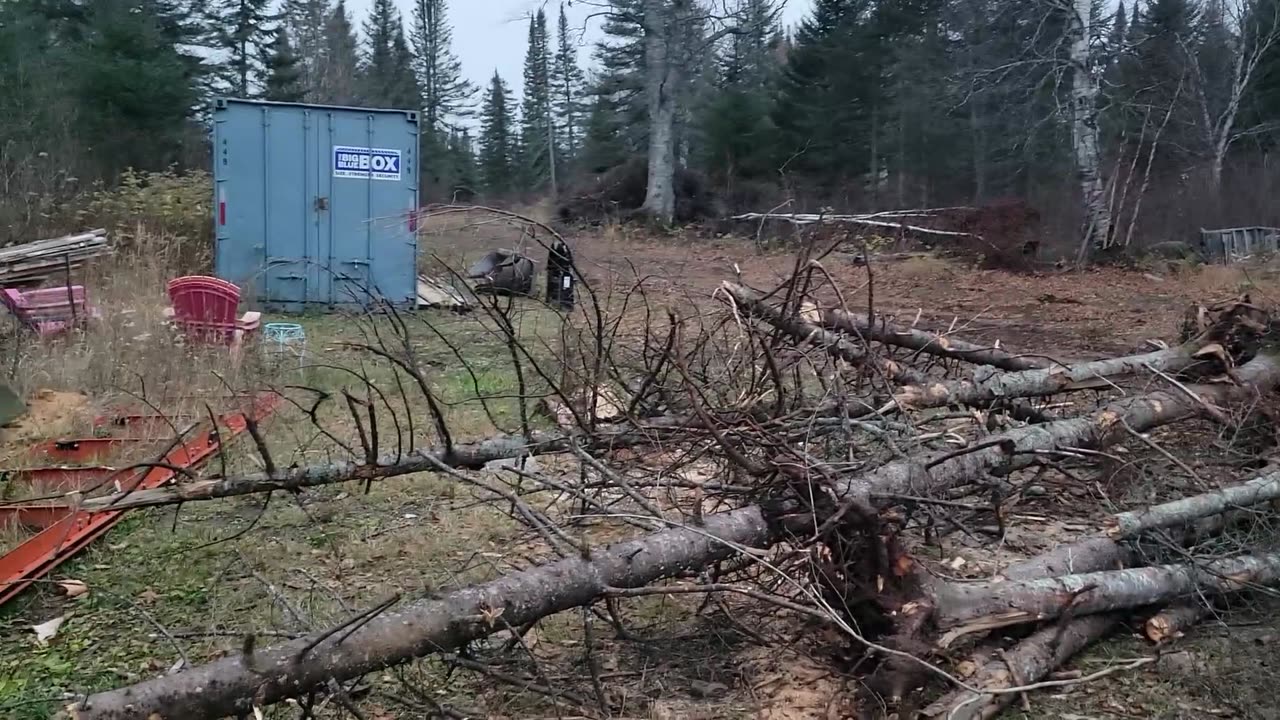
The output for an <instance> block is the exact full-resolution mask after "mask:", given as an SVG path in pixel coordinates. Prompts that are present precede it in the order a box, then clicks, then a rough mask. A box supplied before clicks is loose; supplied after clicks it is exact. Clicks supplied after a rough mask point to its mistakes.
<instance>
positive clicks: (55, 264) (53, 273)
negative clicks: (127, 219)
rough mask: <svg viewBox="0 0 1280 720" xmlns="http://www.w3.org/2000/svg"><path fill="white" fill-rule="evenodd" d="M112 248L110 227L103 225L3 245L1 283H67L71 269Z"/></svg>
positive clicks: (79, 266) (31, 284)
mask: <svg viewBox="0 0 1280 720" xmlns="http://www.w3.org/2000/svg"><path fill="white" fill-rule="evenodd" d="M110 252H111V246H110V245H109V244H108V243H107V231H106V230H102V229H98V230H90V231H88V232H85V233H80V234H79V235H67V236H64V237H60V238H54V239H52V240H38V241H36V242H31V243H24V244H22V245H12V246H10V247H7V248H0V287H8V288H12V287H25V286H34V285H41V284H43V283H45V282H46V281H55V282H59V283H62V284H65V283H66V273H67V271H68V270H71V271H73V272H74V271H76V270H78V269H80V268H81V267H82V266H83V265H84V264H85V263H86V262H87V261H89V260H91V259H93V258H96V257H98V256H100V255H106V254H109V253H110Z"/></svg>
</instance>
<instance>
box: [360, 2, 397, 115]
mask: <svg viewBox="0 0 1280 720" xmlns="http://www.w3.org/2000/svg"><path fill="white" fill-rule="evenodd" d="M397 25H398V22H397V17H396V6H395V3H394V2H393V0H373V6H372V7H371V8H370V9H369V16H368V17H367V18H365V21H364V43H365V47H364V56H363V58H362V64H361V67H360V80H361V85H362V86H363V87H362V96H363V99H364V101H365V102H366V103H368V104H371V105H385V104H387V96H388V95H391V94H392V93H393V92H394V91H393V89H392V85H393V84H394V83H395V75H396V67H395V64H396V58H395V48H394V42H395V36H396V27H397Z"/></svg>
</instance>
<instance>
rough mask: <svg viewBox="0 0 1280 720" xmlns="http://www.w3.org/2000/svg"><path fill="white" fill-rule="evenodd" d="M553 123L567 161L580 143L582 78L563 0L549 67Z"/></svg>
mask: <svg viewBox="0 0 1280 720" xmlns="http://www.w3.org/2000/svg"><path fill="white" fill-rule="evenodd" d="M551 74H552V78H553V79H552V85H553V90H552V93H553V94H554V97H555V100H554V103H553V105H554V108H555V113H554V115H555V125H556V131H557V142H558V144H559V155H560V157H561V164H562V165H567V164H568V163H569V161H571V160H572V159H573V158H574V157H576V156H577V154H578V151H579V146H580V145H581V144H582V125H583V117H582V116H583V106H582V94H583V89H584V88H583V85H584V78H583V74H582V68H581V67H579V65H578V48H577V47H576V46H575V45H574V42H573V37H572V35H571V34H570V31H569V18H568V17H567V16H566V15H565V11H564V4H563V3H562V4H561V5H560V20H559V23H558V25H557V31H556V57H555V64H554V66H553V67H552V73H551Z"/></svg>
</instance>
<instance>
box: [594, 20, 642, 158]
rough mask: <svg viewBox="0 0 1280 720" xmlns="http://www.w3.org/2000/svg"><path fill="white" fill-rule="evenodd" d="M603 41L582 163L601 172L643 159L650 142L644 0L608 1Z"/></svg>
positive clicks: (597, 54)
mask: <svg viewBox="0 0 1280 720" xmlns="http://www.w3.org/2000/svg"><path fill="white" fill-rule="evenodd" d="M607 3H608V8H609V11H608V13H607V14H606V15H605V21H604V23H603V25H602V29H603V31H604V38H603V39H602V40H601V41H600V42H599V43H597V44H596V48H595V60H596V64H597V65H598V66H599V67H598V71H597V72H596V74H595V77H593V78H592V80H591V82H590V84H589V87H590V95H591V96H592V97H591V98H590V106H591V109H590V111H589V112H588V115H587V129H586V131H585V133H584V136H583V150H582V155H583V158H584V165H585V166H586V167H588V168H590V169H591V171H592V172H603V171H604V170H607V169H609V168H611V167H615V166H616V165H618V164H620V163H622V162H623V161H625V160H626V159H627V158H630V157H635V156H638V155H642V154H643V153H644V152H645V148H646V147H647V144H648V137H649V136H648V106H647V101H646V99H645V93H644V87H645V85H644V79H645V66H646V63H645V52H644V26H643V24H642V23H641V21H640V18H641V17H643V15H644V5H643V2H642V0H607Z"/></svg>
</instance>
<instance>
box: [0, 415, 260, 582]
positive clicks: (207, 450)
mask: <svg viewBox="0 0 1280 720" xmlns="http://www.w3.org/2000/svg"><path fill="white" fill-rule="evenodd" d="M280 400H281V398H280V396H279V395H277V394H275V393H264V394H262V395H259V396H257V397H256V398H254V400H253V406H252V408H251V409H250V410H249V415H250V416H251V417H252V418H253V419H254V420H261V419H263V418H265V417H267V416H268V415H270V414H271V413H272V412H273V411H275V409H276V407H278V406H279V404H280ZM221 425H222V427H221V428H212V427H209V425H208V423H205V424H203V425H201V426H200V427H199V430H198V431H197V433H196V434H195V435H194V436H193V437H192V438H191V440H189V441H188V442H187V443H186V444H185V445H181V446H179V447H176V448H174V449H173V450H172V451H170V452H169V453H168V454H167V455H166V456H165V457H164V460H163V462H164V463H165V464H167V465H172V466H174V467H180V468H192V467H196V466H198V465H200V464H201V463H203V462H205V461H206V460H208V459H209V458H211V457H213V456H214V454H216V453H217V452H218V449H219V447H220V446H221V444H222V443H223V442H227V441H230V440H232V439H233V438H235V437H236V436H238V435H240V434H241V433H243V432H244V431H245V429H246V428H247V427H248V425H247V423H246V421H245V414H244V413H239V412H237V413H229V414H226V415H223V416H222V418H221ZM175 476H176V473H175V472H174V471H172V470H170V469H168V468H158V467H157V468H151V469H150V470H138V471H136V472H134V473H131V474H130V475H129V476H128V478H127V479H122V480H121V483H120V484H121V486H122V487H125V488H135V487H136V489H139V490H142V489H147V488H154V487H160V486H161V485H165V484H166V483H169V482H172V481H173V480H174V478H175ZM45 508H47V509H49V510H52V507H51V506H43V508H40V509H45ZM67 510H70V508H67ZM39 512H40V510H39V509H38V510H37V513H38V514H39ZM124 512H125V511H123V510H111V511H106V512H99V513H87V512H82V511H75V512H66V511H64V512H63V514H62V515H61V517H60V518H56V519H55V518H51V517H47V516H46V517H42V518H39V520H41V521H44V522H48V523H50V524H48V525H46V526H45V527H44V529H43V530H41V531H40V532H39V533H37V534H36V535H35V536H33V537H31V538H30V539H28V540H27V541H26V542H24V543H22V544H21V545H19V546H18V547H16V548H14V549H13V550H11V551H9V552H8V553H6V554H5V555H0V605H3V604H4V603H6V602H8V601H9V600H11V599H13V597H15V596H16V595H17V594H18V593H20V592H22V591H23V590H25V589H26V588H27V587H28V586H30V585H31V583H33V582H35V581H36V580H37V579H39V578H40V577H41V576H42V575H44V574H45V573H48V572H49V571H50V570H52V569H53V568H54V567H56V566H57V565H59V564H60V563H62V562H63V561H65V560H67V559H68V558H70V557H72V556H73V555H75V554H76V553H78V552H80V550H82V549H83V548H84V547H85V546H86V545H88V544H89V543H91V542H93V541H94V540H95V539H97V538H98V537H100V536H101V535H102V534H103V533H105V532H106V531H107V530H109V529H110V528H111V527H112V526H113V525H115V524H116V523H117V522H119V521H120V519H121V518H122V517H123V516H124ZM22 519H23V518H22V516H21V515H19V520H20V521H21V520H22ZM31 520H32V521H33V522H34V521H36V520H37V518H35V517H32V518H31Z"/></svg>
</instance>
